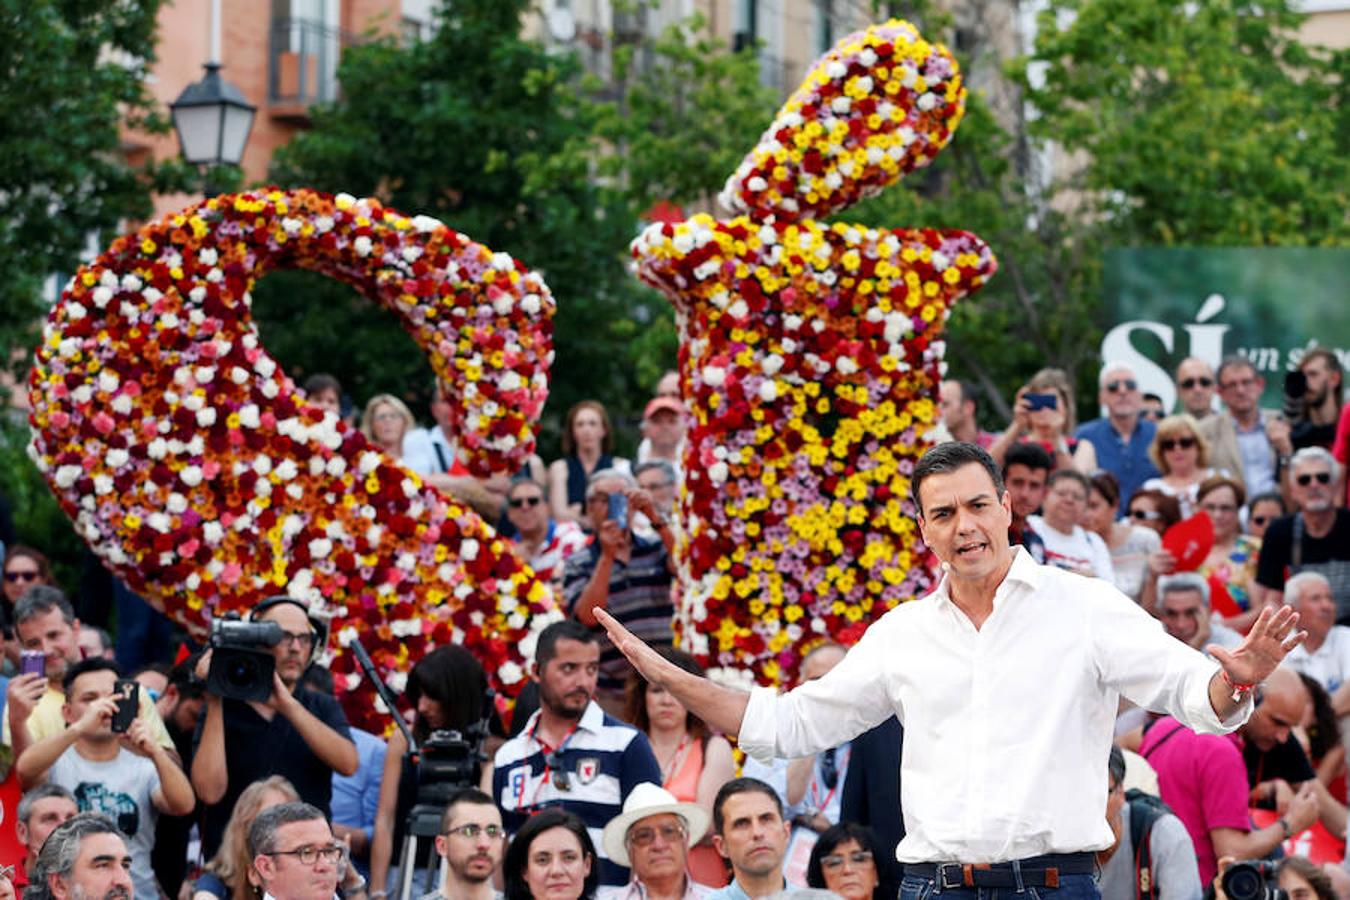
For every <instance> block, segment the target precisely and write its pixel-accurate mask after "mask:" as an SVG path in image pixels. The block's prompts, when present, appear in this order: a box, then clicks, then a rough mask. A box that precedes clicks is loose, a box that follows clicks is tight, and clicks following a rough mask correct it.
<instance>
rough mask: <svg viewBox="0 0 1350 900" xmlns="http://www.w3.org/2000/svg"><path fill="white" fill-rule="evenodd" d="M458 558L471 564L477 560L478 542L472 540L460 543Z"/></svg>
mask: <svg viewBox="0 0 1350 900" xmlns="http://www.w3.org/2000/svg"><path fill="white" fill-rule="evenodd" d="M459 557H460V559H463V560H464V561H465V562H473V561H474V560H475V559H477V558H478V541H476V540H474V539H473V538H469V539H468V540H465V541H462V542H461V543H460V545H459Z"/></svg>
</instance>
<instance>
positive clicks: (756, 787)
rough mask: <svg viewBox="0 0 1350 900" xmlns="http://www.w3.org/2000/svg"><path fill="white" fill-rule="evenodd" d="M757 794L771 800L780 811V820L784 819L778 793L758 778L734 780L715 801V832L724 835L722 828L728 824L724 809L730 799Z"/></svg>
mask: <svg viewBox="0 0 1350 900" xmlns="http://www.w3.org/2000/svg"><path fill="white" fill-rule="evenodd" d="M755 793H758V794H763V795H764V796H766V797H769V798H771V799H772V800H773V805H774V806H775V807H777V809H778V817H779V818H780V819H781V818H782V817H783V801H782V799H781V798H780V797H779V796H778V792H777V791H775V790H774V789H773V788H771V787H769V786H768V785H767V784H765V783H764V782H762V781H760V780H759V779H758V778H748V777H741V778H733V779H731V780H730V781H728V782H727V783H726V784H724V785H722V787H721V789H720V790H718V792H717V797H716V798H715V799H714V800H713V832H714V833H716V834H721V833H722V826H723V825H725V824H726V820H725V819H723V817H722V807H723V806H725V805H726V802H727V800H728V799H730V798H731V797H734V796H736V795H737V794H755Z"/></svg>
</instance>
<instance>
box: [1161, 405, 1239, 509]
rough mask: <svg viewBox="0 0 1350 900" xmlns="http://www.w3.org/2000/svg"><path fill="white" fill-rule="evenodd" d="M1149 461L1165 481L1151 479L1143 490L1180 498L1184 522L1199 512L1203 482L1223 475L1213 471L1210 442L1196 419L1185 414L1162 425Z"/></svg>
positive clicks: (1165, 421)
mask: <svg viewBox="0 0 1350 900" xmlns="http://www.w3.org/2000/svg"><path fill="white" fill-rule="evenodd" d="M1148 457H1149V459H1151V460H1153V464H1154V465H1155V466H1157V467H1158V471H1159V472H1162V477H1160V478H1150V479H1149V480H1148V481H1145V482H1144V485H1143V486H1144V487H1145V488H1151V489H1153V490H1158V491H1162V492H1163V493H1164V494H1167V495H1168V496H1171V497H1176V498H1177V502H1178V503H1179V504H1181V517H1182V518H1183V519H1186V518H1189V517H1190V516H1191V515H1192V514H1193V513H1194V512H1195V508H1196V492H1197V491H1198V490H1199V489H1200V482H1202V481H1204V480H1205V479H1206V478H1209V477H1211V476H1214V475H1218V474H1221V473H1219V472H1216V471H1215V470H1213V469H1211V468H1209V442H1208V441H1207V440H1205V439H1204V438H1203V437H1201V436H1200V426H1199V425H1198V424H1197V423H1196V421H1195V419H1193V418H1191V417H1190V416H1188V415H1186V414H1185V413H1182V414H1181V415H1179V416H1168V417H1167V418H1165V419H1163V420H1162V421H1161V422H1159V423H1158V432H1157V434H1155V435H1154V436H1153V444H1152V446H1150V447H1149V448H1148ZM1223 474H1226V473H1223Z"/></svg>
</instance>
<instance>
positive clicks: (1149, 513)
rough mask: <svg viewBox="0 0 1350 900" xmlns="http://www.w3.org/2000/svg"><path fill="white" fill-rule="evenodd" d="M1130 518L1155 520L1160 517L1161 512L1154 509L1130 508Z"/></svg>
mask: <svg viewBox="0 0 1350 900" xmlns="http://www.w3.org/2000/svg"><path fill="white" fill-rule="evenodd" d="M1130 518H1131V519H1138V520H1139V521H1140V522H1156V521H1158V520H1159V519H1161V518H1162V513H1160V512H1158V511H1157V510H1156V509H1132V510H1130Z"/></svg>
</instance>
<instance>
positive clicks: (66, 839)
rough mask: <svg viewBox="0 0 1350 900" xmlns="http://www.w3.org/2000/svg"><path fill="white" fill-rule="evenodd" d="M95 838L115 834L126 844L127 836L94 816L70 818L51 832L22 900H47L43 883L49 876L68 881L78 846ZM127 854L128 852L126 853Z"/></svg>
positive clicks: (104, 818) (47, 888)
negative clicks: (86, 839) (94, 836)
mask: <svg viewBox="0 0 1350 900" xmlns="http://www.w3.org/2000/svg"><path fill="white" fill-rule="evenodd" d="M95 834H115V835H117V836H118V837H119V838H121V839H122V843H123V845H125V844H126V843H127V836H126V835H124V834H123V833H122V832H120V831H118V830H117V826H116V825H114V824H113V821H112V819H110V818H108V817H107V816H105V815H103V813H96V812H82V813H80V814H78V815H76V816H72V817H71V818H69V819H67V820H66V821H64V822H62V823H61V824H60V825H57V826H56V827H55V828H54V829H52V833H51V834H49V835H48V836H47V841H46V843H44V844H43V845H42V849H41V850H39V851H38V855H37V861H36V862H35V863H34V864H33V871H32V872H31V873H30V877H29V880H28V889H27V890H25V891H24V894H23V896H24V900H51V897H52V892H51V886H50V885H49V884H48V883H47V877H48V876H49V875H57V876H59V877H61V878H69V877H70V876H71V873H72V872H74V871H75V860H76V859H78V858H79V855H80V844H82V843H83V842H84V839H85V838H86V837H89V836H91V835H95ZM127 852H128V854H129V853H130V851H129V850H128V851H127Z"/></svg>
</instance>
